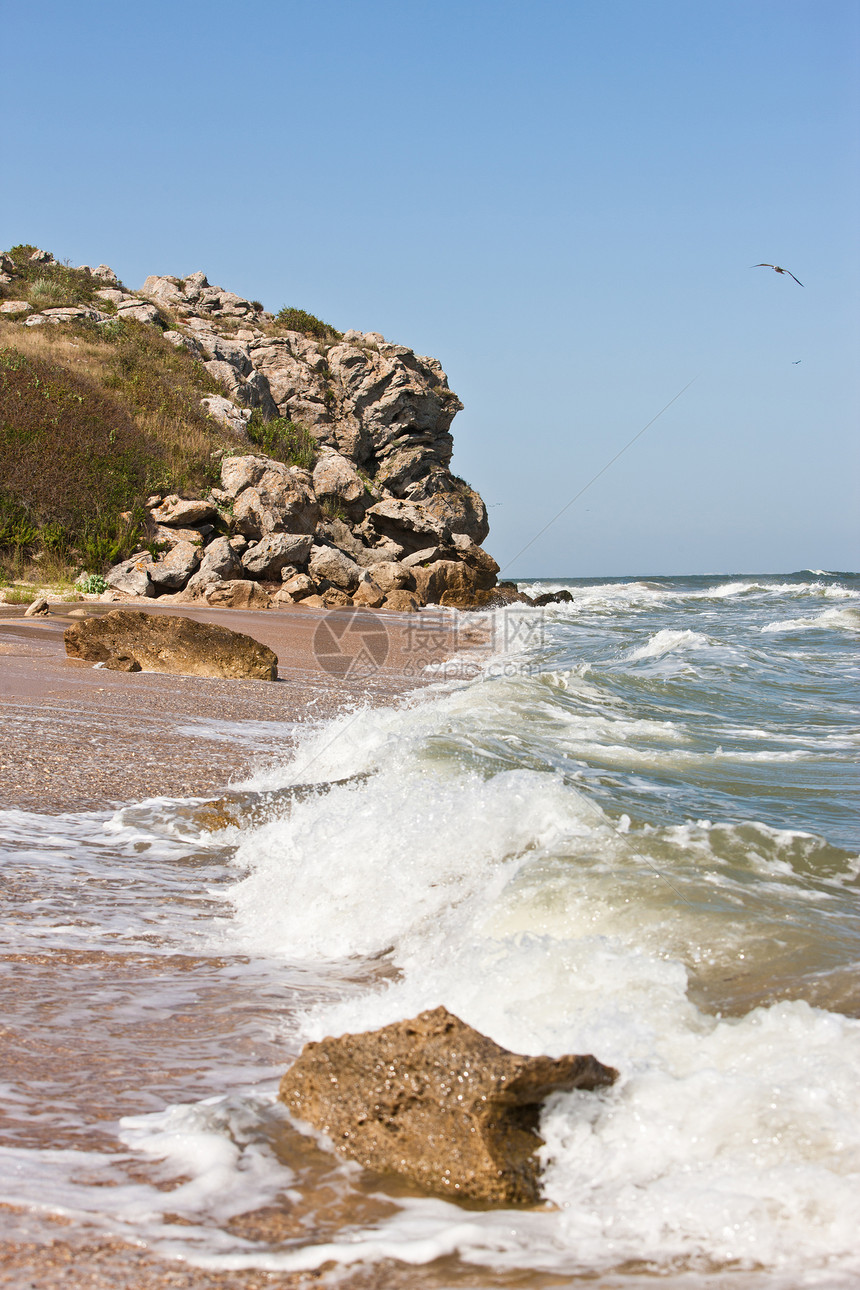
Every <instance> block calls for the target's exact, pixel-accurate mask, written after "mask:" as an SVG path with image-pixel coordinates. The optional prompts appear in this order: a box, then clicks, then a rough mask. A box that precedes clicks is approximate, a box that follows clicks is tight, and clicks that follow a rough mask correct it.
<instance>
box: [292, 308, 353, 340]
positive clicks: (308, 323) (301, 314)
mask: <svg viewBox="0 0 860 1290" xmlns="http://www.w3.org/2000/svg"><path fill="white" fill-rule="evenodd" d="M275 321H276V323H277V324H278V325H279V326H280V327H283V328H285V330H286V331H298V332H301V334H302V335H303V336H312V337H313V338H314V339H315V340H340V338H341V336H342V334H343V333H342V332H339V331H336V330H335V328H334V327H330V326H329V324H328V323H324V322H323V321H322V319H320V318H315V317H314V315H313V314H309V313H307V311H306V310H304V309H295V308H294V307H293V306H292V305H284V307H283V309H280V310H279V311H278V314H277V316H276V318H275Z"/></svg>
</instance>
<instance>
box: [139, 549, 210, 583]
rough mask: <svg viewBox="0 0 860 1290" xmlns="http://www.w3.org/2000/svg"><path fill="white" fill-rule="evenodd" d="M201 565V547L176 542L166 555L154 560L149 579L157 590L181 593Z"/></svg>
mask: <svg viewBox="0 0 860 1290" xmlns="http://www.w3.org/2000/svg"><path fill="white" fill-rule="evenodd" d="M199 563H200V547H199V545H195V544H193V543H191V542H175V543H174V544H173V546H172V547H171V548H170V550H169V551H168V552H167V554H166V555H162V556H159V557H158V559H156V560H153V562H152V564H151V565H150V567H149V571H148V572H149V578H150V581H151V582H152V583H154V584H155V587H156V589H158V588H161V589H164V590H167V591H179V589H180V588H181V587H184V586H185V584H186V582H187V581H188V579H189V578H190V577H191V575H192V574H193V573H194V570H195V569H196V568H197V566H198V565H199Z"/></svg>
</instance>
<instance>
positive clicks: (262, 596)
mask: <svg viewBox="0 0 860 1290" xmlns="http://www.w3.org/2000/svg"><path fill="white" fill-rule="evenodd" d="M203 595H204V596H205V598H206V603H207V604H209V605H212V606H213V607H214V608H216V609H268V608H269V605H270V603H271V602H270V600H269V594H268V592H267V591H264V589H263V588H262V587H261V586H260V584H259V583H258V582H252V581H251V580H250V578H231V579H230V581H229V582H216V583H215V585H214V586H213V587H207V588H204V590H203Z"/></svg>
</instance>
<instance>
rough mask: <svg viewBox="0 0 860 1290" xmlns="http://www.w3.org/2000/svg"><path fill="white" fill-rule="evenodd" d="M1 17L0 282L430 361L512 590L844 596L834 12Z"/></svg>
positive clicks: (725, 5)
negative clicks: (180, 295) (156, 302)
mask: <svg viewBox="0 0 860 1290" xmlns="http://www.w3.org/2000/svg"><path fill="white" fill-rule="evenodd" d="M0 13H2V24H0V31H2V41H3V74H2V77H0V105H2V112H3V149H2V152H3V156H2V163H0V164H2V170H0V176H2V178H0V185H2V198H0V246H4V247H5V246H8V245H11V244H13V243H15V242H21V241H24V242H33V243H36V244H37V245H39V246H43V247H46V248H47V249H49V250H51V251H53V252H54V254H55V255H56V256H57V257H58V258H60V259H69V260H71V261H72V262H73V263H75V264H77V263H89V264H96V263H99V262H100V261H104V262H106V263H108V264H110V265H111V266H112V267H113V268H114V269H116V271H117V272H118V273H119V275H120V277H121V278H122V279H123V280H124V281H125V282H126V283H127V284H128V285H130V286H134V287H138V286H140V285H141V283H142V282H143V279H144V277H145V276H146V275H147V274H148V273H174V274H179V275H185V274H188V273H190V272H193V271H194V270H196V269H201V268H202V269H203V270H204V271H205V272H206V273H207V274H208V276H209V279H210V281H211V282H214V283H217V284H219V285H221V286H224V287H227V288H229V289H231V290H233V291H237V292H239V293H240V294H242V295H244V296H247V297H250V298H254V299H260V300H262V301H263V302H264V303H265V304H266V306H267V307H268V308H272V309H277V308H279V307H280V306H281V305H283V304H293V305H298V306H300V307H302V308H305V309H308V310H310V311H311V312H312V313H315V314H317V315H319V316H320V317H322V318H324V319H325V320H326V321H328V322H331V323H332V324H333V325H335V326H337V327H339V328H341V329H346V328H349V327H358V328H361V329H362V330H366V331H380V332H382V333H383V334H384V335H385V336H386V337H387V338H388V339H391V340H395V341H397V342H399V343H401V344H407V345H410V346H412V347H413V348H414V349H416V350H417V351H418V352H419V353H425V354H432V355H435V356H436V357H437V358H439V359H440V360H441V362H442V364H443V366H444V367H445V369H446V371H447V372H448V375H449V379H450V382H451V385H452V387H453V388H454V389H455V390H456V391H457V393H458V394H459V395H460V397H461V399H462V400H463V402H464V403H465V405H466V410H465V411H464V412H462V413H460V414H459V416H458V417H457V418H456V420H455V422H454V436H455V444H456V450H455V456H454V463H453V464H454V468H455V469H456V470H457V471H458V472H459V473H460V474H462V475H463V476H464V477H465V478H466V479H468V480H469V482H470V483H471V484H472V485H473V486H474V487H476V488H477V489H478V490H479V491H480V492H481V494H482V495H483V497H484V498H485V500H486V502H487V504H488V505H489V506H490V507H491V510H490V516H491V521H492V531H491V534H490V538H489V539H488V541H487V546H488V548H489V549H490V550H491V551H492V552H493V554H494V555H495V556H496V558H497V559H498V560H499V561H500V563H501V564H502V565H503V566H504V567H505V572H506V573H507V574H508V576H518V575H519V576H523V575H528V574H534V575H569V576H588V575H601V574H649V573H650V574H658V573H680V572H689V573H695V572H716V571H757V572H767V571H773V572H779V571H783V572H788V571H791V570H795V569H801V568H804V567H812V568H820V569H842V570H844V569H855V570H856V569H858V568H860V541H858V522H857V515H858V513H860V508H858V498H857V491H858V480H860V461H858V451H857V442H858V434H857V431H858V421H859V420H860V417H858V413H860V391H858V385H859V384H860V382H858V364H857V354H858V340H860V324H858V302H860V236H858V230H860V218H858V216H860V211H859V210H858V206H860V203H858V190H860V182H858V159H860V148H858V121H860V111H858V109H860V5H858V3H857V0H809V2H807V0H740V2H738V0H719V2H716V0H587V2H585V0H568V2H567V3H562V2H561V0H531V2H530V3H528V4H527V3H524V2H520V3H509V2H508V0H492V2H490V0H434V2H433V3H425V2H423V0H363V2H362V3H359V2H358V0H326V2H325V3H308V2H307V0H302V2H301V3H299V2H298V0H257V3H254V4H237V3H226V2H225V0H170V2H169V3H167V2H165V0H146V3H142V4H128V3H127V4H117V3H116V0H112V2H111V3H100V2H99V0H74V2H72V0H63V2H62V3H60V2H58V0H42V2H41V3H40V4H38V5H23V4H15V5H13V4H8V3H7V4H5V5H3V6H0ZM760 260H766V261H770V262H772V263H776V264H779V265H783V266H785V267H787V268H788V269H790V270H791V271H792V272H793V273H795V274H796V275H797V277H798V278H799V279H800V281H801V282H802V283H803V284H804V286H803V287H802V288H801V287H798V286H797V285H796V284H795V283H794V282H793V281H792V280H791V278H789V277H788V276H780V275H778V274H775V273H773V272H772V271H771V270H769V269H752V268H751V267H750V266H752V265H754V264H755V263H756V262H757V261H760ZM694 377H695V378H696V380H695V382H694V384H693V385H692V386H691V388H690V389H689V390H687V391H686V393H685V394H684V395H683V396H682V397H681V398H680V399H678V400H677V402H676V403H674V404H673V406H672V407H671V408H670V409H669V410H668V411H667V412H665V413H664V414H663V415H662V416H661V417H660V418H659V420H658V421H657V422H656V423H655V424H654V425H653V426H652V427H651V428H650V429H649V430H648V431H647V432H646V433H645V434H644V435H643V436H642V437H641V438H640V439H639V440H637V442H636V443H635V444H634V445H633V446H632V447H631V448H630V449H629V450H628V451H627V452H626V453H625V454H624V455H623V456H622V458H621V459H620V460H619V461H618V462H617V463H615V464H614V465H613V466H612V467H611V468H610V469H609V470H607V471H606V472H605V473H604V474H603V475H602V476H601V477H600V479H599V480H598V481H597V482H596V483H595V484H594V485H593V486H592V487H591V488H589V489H588V490H587V491H586V492H585V494H584V495H583V497H582V498H581V499H580V500H579V501H577V502H576V503H575V504H574V505H573V506H572V507H571V508H570V509H569V510H568V511H567V512H566V513H565V514H564V515H563V516H562V518H561V519H560V520H559V521H558V522H557V523H556V524H554V525H552V526H551V527H550V528H549V530H548V531H547V532H546V533H544V534H543V536H541V537H540V538H539V539H538V540H537V541H536V542H534V544H533V545H532V546H530V547H529V549H528V550H527V551H525V552H524V553H523V554H521V555H520V554H518V553H519V552H520V550H521V548H523V547H525V545H526V543H528V542H529V541H530V540H531V539H532V538H533V536H534V535H535V534H536V533H537V532H538V531H539V530H540V529H541V528H542V527H543V526H544V525H545V524H546V523H547V521H548V520H550V519H551V518H552V516H553V515H555V514H556V512H558V511H559V510H561V508H562V507H563V506H565V504H566V503H567V502H568V501H569V499H570V498H572V497H573V496H574V494H575V493H577V492H578V491H579V490H580V489H581V488H582V487H583V485H585V484H586V483H587V482H588V481H589V480H590V479H591V478H592V477H593V476H594V475H595V474H596V473H597V472H598V471H600V470H601V468H602V467H603V466H605V465H606V463H607V462H608V461H609V460H610V459H611V458H612V457H613V456H614V454H615V453H616V452H618V450H619V449H621V448H622V447H623V446H624V444H625V443H627V441H628V440H630V439H631V438H632V437H633V436H634V435H635V434H636V433H637V431H639V430H641V428H642V427H643V426H644V425H645V424H646V422H648V421H649V420H650V419H651V418H652V417H653V416H654V415H655V413H657V412H659V411H660V409H661V408H662V407H663V406H664V405H665V404H666V403H668V402H669V400H670V399H672V398H673V396H674V395H676V394H677V393H678V391H679V390H681V388H682V387H683V386H685V385H686V384H687V383H688V382H689V381H690V380H691V379H693V378H694Z"/></svg>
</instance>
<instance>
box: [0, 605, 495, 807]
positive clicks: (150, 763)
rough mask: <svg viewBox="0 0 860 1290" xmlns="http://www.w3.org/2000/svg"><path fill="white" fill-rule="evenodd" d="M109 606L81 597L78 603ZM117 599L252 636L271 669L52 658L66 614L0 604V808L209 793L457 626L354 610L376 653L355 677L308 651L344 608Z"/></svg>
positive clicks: (413, 667) (385, 698) (385, 699)
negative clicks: (152, 668)
mask: <svg viewBox="0 0 860 1290" xmlns="http://www.w3.org/2000/svg"><path fill="white" fill-rule="evenodd" d="M119 607H120V606H119V605H117V604H108V605H104V606H103V605H101V604H96V605H88V606H86V608H87V610H88V611H89V612H92V613H107V612H109V611H110V610H111V609H116V608H119ZM122 607H123V608H133V609H143V610H145V611H146V612H147V613H154V614H171V615H173V616H182V617H187V618H194V619H196V620H197V621H200V622H212V623H219V624H221V625H223V626H226V627H231V628H232V629H233V630H234V631H238V632H244V633H245V634H247V635H249V636H253V637H254V638H255V639H257V640H259V641H261V642H262V643H263V644H264V645H268V646H269V647H270V648H271V649H273V650H274V651H275V653H276V654H277V655H278V675H279V679H278V681H276V682H272V681H255V680H239V681H227V680H219V679H214V678H209V677H191V676H177V675H168V674H164V673H154V672H139V673H133V674H128V673H123V672H114V671H108V670H106V669H104V668H97V667H93V665H92V664H89V663H82V662H80V661H78V660H73V659H69V658H67V657H66V654H65V648H64V645H63V631H64V629H65V628H66V627H67V626H69V625H70V624H71V623H73V622H75V621H79V620H80V619H79V617H78V616H75V617H70V616H69V614H68V612H66V613H61V612H57V611H58V610H59V609H60V606H58V605H53V606H52V607H51V610H52V612H51V613H50V614H49V615H47V616H45V617H38V618H25V617H24V616H23V614H22V612H21V611H20V610H17V612H14V611H13V612H12V613H9V612H5V613H4V612H2V610H3V607H2V606H0V809H5V810H9V809H18V810H25V811H37V812H39V813H45V812H48V813H50V812H57V811H76V810H94V809H99V808H111V807H116V806H119V805H122V804H126V803H129V802H138V801H141V800H142V799H145V798H148V797H159V796H171V797H200V796H204V797H205V796H207V795H211V794H213V793H217V792H218V791H219V790H222V789H225V788H227V787H229V783H230V781H231V780H236V779H242V778H245V777H247V776H248V775H249V774H250V773H251V772H252V770H253V769H254V768H255V767H259V765H260V763H261V760H265V759H267V758H268V759H269V760H272V759H274V758H275V757H276V756H279V755H282V749H283V741H284V739H285V738H286V739H289V738H290V732H291V731H293V730H295V728H296V727H297V726H300V725H301V724H302V723H305V722H313V723H316V722H321V721H324V720H327V719H330V718H332V717H335V716H337V715H338V714H339V713H341V712H342V711H343V710H344V709H345V708H347V707H349V706H351V705H361V704H369V705H372V706H379V705H382V704H386V703H389V702H392V701H394V700H397V699H400V698H405V697H406V696H407V695H408V694H409V693H410V692H412V691H415V690H419V689H422V688H423V687H425V686H426V685H428V684H430V683H432V681H433V680H434V679H435V678H433V677H428V676H426V675H423V674H422V665H423V664H424V663H425V662H426V661H428V659H431V658H432V657H433V656H435V657H436V658H437V659H438V660H439V661H442V660H443V659H444V658H446V657H448V656H450V653H451V652H452V649H453V648H454V646H455V644H458V645H459V644H462V636H463V633H459V634H458V633H457V631H456V619H455V618H454V616H453V615H452V614H451V612H450V611H441V612H440V613H428V612H427V611H424V612H423V613H422V614H420V615H417V614H416V615H412V614H399V613H393V612H390V611H389V612H387V613H386V612H380V611H363V613H364V614H365V615H366V616H367V620H368V621H370V622H371V624H372V626H373V627H374V629H375V630H376V631H377V632H378V628H379V626H380V625H381V626H382V627H383V628H384V633H385V638H386V640H387V652H386V655H385V658H384V659H383V660H382V661H381V662H380V664H379V666H377V667H376V668H375V670H373V671H372V672H370V673H369V674H368V670H367V669H365V670H364V672H362V671H361V670H360V669H359V670H357V671H356V674H355V676H354V677H351V676H350V675H346V676H336V675H333V674H332V672H331V671H330V670H326V668H327V667H331V666H332V664H331V660H329V659H324V660H323V663H322V664H321V663H320V661H319V660H318V659H317V657H316V656H315V653H314V634H315V632H316V631H317V629H318V628H319V626H320V624H321V623H322V622H323V620H327V621H328V622H330V623H334V624H335V627H336V629H338V630H339V629H340V628H341V627H342V625H343V624H344V623H346V624H347V625H348V624H349V622H350V618H351V615H352V614H353V612H354V611H350V610H346V611H337V610H335V611H327V610H321V609H312V608H309V609H301V608H298V607H290V608H284V609H281V610H266V611H265V612H263V611H259V610H258V611H253V610H251V611H247V610H236V609H211V608H208V607H203V608H200V607H197V606H184V605H183V606H166V605H165V606H163V607H160V608H159V607H158V606H157V605H156V604H153V602H152V601H151V600H149V601H147V600H127V601H124V602H123V604H122ZM7 608H8V609H12V607H11V606H9V607H7ZM63 608H65V606H63ZM74 608H78V609H80V608H81V606H80V605H77V606H74ZM16 609H17V607H16ZM474 635H476V636H477V637H478V638H480V633H479V632H478V633H475V634H474ZM474 643H478V642H477V641H475V642H474ZM336 663H337V660H335V664H336ZM220 723H228V725H227V727H226V728H225V727H224V726H220V728H219V725H220ZM243 723H254V726H253V735H254V737H253V738H251V739H248V738H247V737H245V738H243V737H242V736H243V732H242V725H243ZM230 727H232V728H233V729H232V733H233V736H234V737H233V738H230V737H229V732H230Z"/></svg>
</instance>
